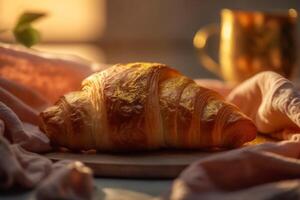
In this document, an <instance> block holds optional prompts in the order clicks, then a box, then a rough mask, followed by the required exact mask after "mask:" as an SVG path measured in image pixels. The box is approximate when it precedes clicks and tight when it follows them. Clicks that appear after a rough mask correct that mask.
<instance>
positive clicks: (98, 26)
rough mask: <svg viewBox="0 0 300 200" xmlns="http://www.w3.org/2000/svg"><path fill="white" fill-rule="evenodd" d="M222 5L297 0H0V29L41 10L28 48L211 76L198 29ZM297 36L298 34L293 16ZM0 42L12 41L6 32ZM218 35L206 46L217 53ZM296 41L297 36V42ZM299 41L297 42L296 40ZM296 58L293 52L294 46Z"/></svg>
mask: <svg viewBox="0 0 300 200" xmlns="http://www.w3.org/2000/svg"><path fill="white" fill-rule="evenodd" d="M223 8H230V9H242V10H262V11H280V12H284V11H286V10H288V9H289V8H294V9H296V10H297V11H298V12H299V10H300V2H299V0H222V1H220V0H163V1H162V0H42V1H41V0H13V1H12V0H0V30H1V29H12V27H13V26H14V24H15V23H16V21H17V18H18V17H19V16H20V15H21V14H22V13H23V12H24V11H38V12H41V11H42V12H46V13H47V14H48V16H47V17H46V18H44V19H41V20H40V21H37V22H36V23H34V27H36V28H37V29H38V30H40V31H41V33H42V43H41V44H39V45H37V46H34V47H33V48H36V49H40V50H46V51H50V52H57V53H68V54H75V55H79V56H81V57H84V58H87V59H89V60H92V61H96V62H101V63H109V64H114V63H126V62H135V61H149V62H161V63H165V64H168V65H170V66H173V67H174V68H177V69H178V70H180V71H181V72H183V73H184V74H186V75H188V76H190V77H193V78H198V77H205V78H216V76H215V75H214V74H212V73H210V72H209V71H207V70H206V69H205V68H203V67H202V66H201V64H199V62H198V59H197V56H196V51H195V49H194V47H193V37H194V35H195V33H196V32H197V30H198V29H200V28H201V27H203V26H205V25H207V24H210V23H219V20H220V10H221V9H223ZM297 23H298V31H297V34H298V38H300V37H299V36H300V31H299V27H300V26H299V25H300V24H299V20H298V22H297ZM0 41H4V42H14V40H13V37H12V33H11V32H5V33H3V34H1V35H0ZM218 43H219V41H218V36H216V37H215V38H212V42H210V46H209V47H208V51H209V52H210V53H211V54H212V55H213V57H214V58H216V59H217V58H218ZM298 43H299V41H298ZM298 46H299V45H298ZM298 57H299V51H298Z"/></svg>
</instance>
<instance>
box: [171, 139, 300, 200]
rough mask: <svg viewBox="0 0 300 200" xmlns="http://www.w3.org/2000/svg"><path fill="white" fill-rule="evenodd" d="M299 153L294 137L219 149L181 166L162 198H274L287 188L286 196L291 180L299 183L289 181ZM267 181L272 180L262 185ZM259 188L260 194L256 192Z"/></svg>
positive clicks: (298, 171) (295, 174)
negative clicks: (235, 148)
mask: <svg viewBox="0 0 300 200" xmlns="http://www.w3.org/2000/svg"><path fill="white" fill-rule="evenodd" d="M299 155H300V142H298V141H296V142H295V141H284V142H280V143H265V144H262V145H258V146H251V147H246V148H242V149H238V150H233V151H228V152H224V153H219V154H216V155H214V156H210V157H207V158H204V159H201V160H199V161H197V162H195V163H193V164H192V165H190V166H189V167H188V168H187V169H185V170H184V171H183V172H182V173H181V175H180V176H179V177H178V178H177V179H176V180H175V181H174V182H173V185H172V188H171V191H170V193H169V194H168V195H167V196H166V199H178V200H180V199H185V200H188V199H189V200H192V199H271V198H272V197H274V199H275V197H276V196H278V195H282V194H285V193H286V192H287V191H289V192H290V193H286V195H287V196H286V197H288V195H289V194H290V195H293V192H294V190H292V189H295V184H296V185H299V182H298V181H297V182H295V181H294V182H291V181H290V179H298V178H299V179H300V162H299V160H298V159H299ZM276 181H279V182H276ZM267 183H272V184H268V185H264V184H267ZM253 186H256V187H253ZM249 188H251V189H249ZM262 188H264V191H263V194H261V193H258V192H259V191H262ZM241 195H242V196H241ZM241 197H243V198H241ZM297 197H298V198H299V197H300V196H299V191H298V196H297ZM298 198H297V199H298ZM279 199H280V198H279Z"/></svg>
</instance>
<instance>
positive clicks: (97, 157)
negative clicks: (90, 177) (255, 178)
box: [46, 137, 270, 178]
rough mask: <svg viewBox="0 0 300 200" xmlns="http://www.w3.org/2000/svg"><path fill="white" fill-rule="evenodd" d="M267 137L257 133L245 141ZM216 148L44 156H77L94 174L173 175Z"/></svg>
mask: <svg viewBox="0 0 300 200" xmlns="http://www.w3.org/2000/svg"><path fill="white" fill-rule="evenodd" d="M266 141H270V139H265V138H262V137H258V138H257V139H256V140H255V141H253V142H251V143H250V144H248V145H255V144H259V143H263V142H266ZM216 153H219V152H203V151H172V150H163V151H154V152H144V153H134V154H133V153H131V154H108V153H96V154H80V153H78V154H76V153H65V152H54V153H49V154H46V156H47V157H48V158H50V159H52V160H54V161H58V160H65V159H69V160H78V161H81V162H83V163H85V164H86V165H87V166H89V167H91V168H92V169H93V171H94V174H95V175H96V176H100V177H119V178H175V177H177V176H178V175H179V174H180V172H181V171H182V170H183V169H184V168H185V167H187V166H188V165H189V164H191V163H192V162H194V161H196V160H199V159H200V158H204V157H207V156H211V155H214V154H216Z"/></svg>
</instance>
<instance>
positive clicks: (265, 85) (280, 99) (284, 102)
mask: <svg viewBox="0 0 300 200" xmlns="http://www.w3.org/2000/svg"><path fill="white" fill-rule="evenodd" d="M227 100H228V101H229V102H232V103H233V104H235V105H237V106H238V107H239V108H240V109H241V110H242V111H243V112H244V113H245V114H246V115H248V116H249V117H251V118H252V119H253V120H254V122H255V124H256V126H257V128H258V130H259V131H260V132H262V133H268V134H271V135H272V134H273V133H275V132H280V131H283V130H284V129H286V130H291V132H293V133H295V132H297V131H300V128H299V127H300V92H299V91H298V89H297V88H296V87H295V86H294V85H293V83H292V82H290V81H289V80H287V79H286V78H284V77H282V76H281V75H279V74H277V73H275V72H270V71H268V72H261V73H260V74H257V75H256V76H254V77H252V78H250V79H248V80H246V81H245V82H243V83H242V84H240V85H239V86H237V87H236V88H235V89H234V90H233V91H231V92H230V94H229V95H228V96H227Z"/></svg>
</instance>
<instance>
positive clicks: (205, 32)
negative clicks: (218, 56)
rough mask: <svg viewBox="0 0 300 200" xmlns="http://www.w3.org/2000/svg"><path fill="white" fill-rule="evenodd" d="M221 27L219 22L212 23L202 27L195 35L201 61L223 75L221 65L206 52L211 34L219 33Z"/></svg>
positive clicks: (195, 45)
mask: <svg viewBox="0 0 300 200" xmlns="http://www.w3.org/2000/svg"><path fill="white" fill-rule="evenodd" d="M219 32H220V27H219V25H217V24H210V25H207V26H205V27H203V28H201V29H200V30H199V31H197V33H196V34H195V36H194V41H193V43H194V47H195V48H196V49H197V50H198V53H199V59H200V62H201V63H202V64H203V66H204V67H205V68H206V69H208V70H209V71H211V72H213V73H215V74H217V75H218V76H220V77H222V73H221V70H220V69H221V68H220V65H219V64H218V63H217V62H216V61H215V60H214V59H213V58H212V57H210V56H209V55H208V54H207V53H206V46H207V40H208V39H209V37H210V36H212V35H214V34H218V33H219Z"/></svg>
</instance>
